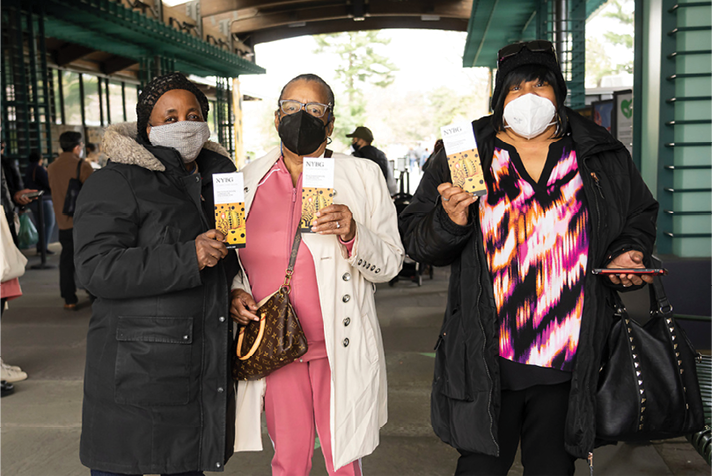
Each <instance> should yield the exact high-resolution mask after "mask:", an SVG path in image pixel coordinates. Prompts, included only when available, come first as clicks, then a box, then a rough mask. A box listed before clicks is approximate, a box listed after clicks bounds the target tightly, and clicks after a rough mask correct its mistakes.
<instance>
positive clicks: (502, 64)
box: [491, 43, 566, 109]
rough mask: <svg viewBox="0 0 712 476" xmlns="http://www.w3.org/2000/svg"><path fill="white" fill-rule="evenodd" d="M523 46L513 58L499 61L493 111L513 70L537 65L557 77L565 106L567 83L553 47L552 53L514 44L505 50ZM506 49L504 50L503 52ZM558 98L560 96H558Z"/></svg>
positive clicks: (558, 87) (493, 95)
mask: <svg viewBox="0 0 712 476" xmlns="http://www.w3.org/2000/svg"><path fill="white" fill-rule="evenodd" d="M515 45H517V46H521V50H519V52H518V53H516V54H515V55H513V56H510V57H508V58H505V59H503V60H500V61H498V69H497V78H496V79H495V83H494V84H495V86H494V93H492V105H491V106H492V109H494V108H495V105H496V104H497V100H498V99H499V95H500V94H501V92H502V85H503V84H504V78H506V77H507V75H508V74H509V73H510V72H512V71H513V70H515V69H517V68H519V67H520V66H524V65H528V64H536V65H541V66H544V67H545V68H547V69H549V70H550V71H551V72H552V73H554V76H555V77H556V83H557V84H556V85H555V86H556V88H557V89H558V90H559V91H558V92H559V93H560V94H561V99H560V101H561V103H562V104H563V102H564V99H566V81H565V80H564V75H563V74H561V66H559V62H558V61H557V60H556V56H555V55H554V54H553V46H552V51H551V52H544V51H531V50H530V49H529V48H527V46H526V45H527V43H514V44H513V45H509V46H506V47H505V48H510V47H512V46H515ZM505 48H502V50H500V52H501V51H503V50H504V49H505ZM557 97H558V95H557Z"/></svg>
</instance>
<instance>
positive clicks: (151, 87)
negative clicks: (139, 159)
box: [136, 71, 210, 142]
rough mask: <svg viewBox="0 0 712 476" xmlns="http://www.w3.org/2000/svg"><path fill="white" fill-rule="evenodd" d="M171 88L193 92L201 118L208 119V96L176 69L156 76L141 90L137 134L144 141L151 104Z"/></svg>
mask: <svg viewBox="0 0 712 476" xmlns="http://www.w3.org/2000/svg"><path fill="white" fill-rule="evenodd" d="M171 89H185V90H186V91H190V92H191V93H193V95H195V97H196V99H197V100H198V103H199V104H200V111H201V112H202V113H203V119H204V120H207V119H208V110H209V109H210V106H209V104H208V98H206V97H205V94H203V92H202V91H201V90H200V89H198V87H197V86H196V85H195V84H193V83H192V82H191V81H190V80H189V79H188V78H186V77H185V76H184V75H183V73H179V72H177V71H176V72H174V73H168V74H165V75H163V76H157V77H155V78H153V79H152V80H151V82H150V83H148V85H146V87H145V88H144V89H143V91H141V95H140V96H139V97H138V103H137V104H136V119H137V121H136V122H137V127H138V135H139V137H141V138H142V139H143V140H145V141H146V142H148V135H147V134H146V126H148V118H149V117H151V111H153V106H155V105H156V103H157V102H158V100H159V99H160V98H161V96H163V95H164V94H165V93H167V92H168V91H170V90H171Z"/></svg>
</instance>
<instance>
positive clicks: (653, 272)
mask: <svg viewBox="0 0 712 476" xmlns="http://www.w3.org/2000/svg"><path fill="white" fill-rule="evenodd" d="M591 272H592V273H593V274H607V275H611V274H615V275H617V274H647V275H650V276H664V275H666V274H668V271H667V269H665V268H593V269H592V270H591Z"/></svg>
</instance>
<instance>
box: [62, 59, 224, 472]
mask: <svg viewBox="0 0 712 476" xmlns="http://www.w3.org/2000/svg"><path fill="white" fill-rule="evenodd" d="M137 113H138V127H137V126H136V124H135V123H131V124H119V125H116V126H110V127H109V128H108V129H107V131H106V133H105V135H104V143H103V146H104V150H105V151H106V152H107V154H108V155H109V157H110V159H111V161H110V163H109V164H108V165H107V166H106V167H104V168H102V169H101V170H99V171H97V172H96V173H95V174H93V175H92V176H91V178H90V179H88V180H87V181H86V183H85V184H84V186H83V188H82V191H81V193H80V195H79V199H78V205H77V211H76V213H75V215H74V243H75V250H76V252H75V263H76V269H77V273H78V275H79V280H80V281H81V282H82V283H83V285H84V286H85V287H86V289H87V290H88V291H89V292H91V293H92V294H93V295H94V296H96V301H95V302H94V305H93V314H92V318H91V321H90V323H89V333H88V336H87V359H86V371H85V377H84V406H83V411H82V438H81V448H80V457H81V461H82V463H83V464H84V465H86V466H88V467H89V468H91V470H92V475H95V476H98V475H101V476H104V475H107V474H108V475H114V474H131V475H135V474H144V473H150V474H164V475H165V474H181V475H190V476H193V475H202V474H203V472H202V471H204V470H208V471H222V470H223V467H224V465H225V462H226V461H227V460H228V458H229V457H230V456H231V455H232V451H233V443H234V420H235V393H234V390H233V384H232V378H231V373H230V367H229V362H230V359H229V355H230V349H231V341H232V324H231V323H232V319H230V317H229V313H228V305H229V288H230V284H231V283H232V279H233V278H234V276H235V274H236V272H237V269H238V268H237V259H236V256H235V254H234V253H229V255H228V252H227V249H226V248H225V244H224V243H223V242H222V238H223V237H222V235H221V234H220V233H219V232H217V231H216V230H215V229H214V228H215V219H214V208H213V207H214V205H213V189H212V174H214V173H226V172H234V171H235V165H234V164H233V163H232V161H231V160H230V159H229V158H228V154H227V151H225V149H223V148H222V147H221V146H220V145H218V144H215V143H212V142H209V141H208V140H207V139H208V137H209V135H210V132H209V131H208V126H207V124H206V122H205V119H206V118H207V113H208V102H207V99H206V98H205V96H204V95H203V93H202V92H200V90H199V89H198V88H197V87H195V86H194V85H193V84H192V83H190V81H188V80H187V79H186V78H185V77H184V76H183V75H182V74H180V73H172V74H169V75H166V76H162V77H159V78H156V79H154V80H153V81H152V82H151V83H150V84H149V85H148V86H147V87H146V88H145V89H144V91H143V92H142V94H141V96H140V98H139V104H138V106H137Z"/></svg>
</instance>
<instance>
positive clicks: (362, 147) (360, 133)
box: [346, 126, 397, 195]
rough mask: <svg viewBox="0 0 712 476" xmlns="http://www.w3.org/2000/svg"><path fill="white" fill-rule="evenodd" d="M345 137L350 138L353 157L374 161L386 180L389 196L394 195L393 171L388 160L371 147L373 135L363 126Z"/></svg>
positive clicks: (394, 181)
mask: <svg viewBox="0 0 712 476" xmlns="http://www.w3.org/2000/svg"><path fill="white" fill-rule="evenodd" d="M346 137H350V138H351V147H352V148H353V150H354V151H353V154H352V155H353V156H354V157H363V158H364V159H369V160H372V161H374V162H375V163H376V164H378V166H379V167H380V168H381V172H383V178H385V179H386V185H388V191H389V192H390V194H391V195H395V193H396V191H397V190H396V180H395V178H394V177H393V171H392V170H391V167H390V165H389V164H388V158H387V157H386V154H385V153H383V151H382V150H380V149H377V148H375V147H374V146H372V145H371V143H372V142H373V133H372V132H371V129H369V128H368V127H364V126H358V127H357V128H356V129H355V130H354V131H353V132H352V133H351V134H346Z"/></svg>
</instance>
